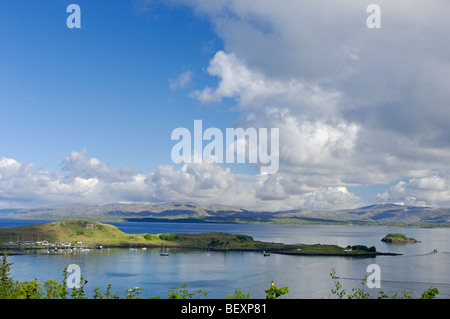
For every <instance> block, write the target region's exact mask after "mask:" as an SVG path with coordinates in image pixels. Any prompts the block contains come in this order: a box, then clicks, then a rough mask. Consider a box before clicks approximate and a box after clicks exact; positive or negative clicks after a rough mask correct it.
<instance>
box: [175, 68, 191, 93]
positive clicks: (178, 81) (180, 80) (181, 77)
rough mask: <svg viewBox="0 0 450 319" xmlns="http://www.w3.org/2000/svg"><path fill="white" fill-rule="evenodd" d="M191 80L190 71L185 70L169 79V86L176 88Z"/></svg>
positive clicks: (182, 86)
mask: <svg viewBox="0 0 450 319" xmlns="http://www.w3.org/2000/svg"><path fill="white" fill-rule="evenodd" d="M191 80H192V72H191V71H189V70H188V71H186V72H184V73H182V74H180V75H179V76H178V77H177V78H176V79H169V84H170V88H171V89H172V90H177V89H179V88H184V87H185V86H186V85H188V83H189V82H190V81H191Z"/></svg>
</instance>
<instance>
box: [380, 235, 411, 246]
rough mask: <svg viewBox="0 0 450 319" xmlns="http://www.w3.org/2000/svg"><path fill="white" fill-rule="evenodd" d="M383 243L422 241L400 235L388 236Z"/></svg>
mask: <svg viewBox="0 0 450 319" xmlns="http://www.w3.org/2000/svg"><path fill="white" fill-rule="evenodd" d="M381 241H383V242H385V243H394V244H409V243H420V241H418V240H416V239H414V238H408V237H406V236H405V235H404V234H400V233H392V234H387V235H386V236H384V238H383V239H382V240H381Z"/></svg>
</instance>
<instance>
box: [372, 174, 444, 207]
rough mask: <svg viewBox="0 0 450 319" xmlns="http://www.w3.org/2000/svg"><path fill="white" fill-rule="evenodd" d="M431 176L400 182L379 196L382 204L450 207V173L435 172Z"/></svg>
mask: <svg viewBox="0 0 450 319" xmlns="http://www.w3.org/2000/svg"><path fill="white" fill-rule="evenodd" d="M430 174H431V175H429V176H425V177H421V178H411V179H408V180H406V181H399V182H398V183H397V184H395V185H394V186H392V187H391V188H389V189H388V190H387V191H386V192H384V193H381V194H378V196H377V197H378V199H379V201H381V202H400V203H402V204H405V205H412V206H434V207H449V206H450V172H448V171H439V172H437V171H434V172H431V173H430Z"/></svg>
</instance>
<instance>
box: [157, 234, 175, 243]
mask: <svg viewBox="0 0 450 319" xmlns="http://www.w3.org/2000/svg"><path fill="white" fill-rule="evenodd" d="M159 239H161V240H167V241H174V240H178V235H177V234H161V235H159Z"/></svg>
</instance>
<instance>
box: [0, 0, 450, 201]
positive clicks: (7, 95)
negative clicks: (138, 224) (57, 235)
mask: <svg viewBox="0 0 450 319" xmlns="http://www.w3.org/2000/svg"><path fill="white" fill-rule="evenodd" d="M71 3H76V4H78V5H79V6H80V8H81V28H80V29H69V28H68V27H67V25H66V19H67V17H68V16H69V13H67V12H66V8H67V6H68V5H69V4H71ZM370 3H371V2H370V1H361V2H358V3H357V4H355V2H354V1H342V3H340V4H339V5H338V4H337V3H335V2H334V1H331V0H323V1H320V2H317V1H312V0H305V1H302V2H296V1H289V0H283V1H277V2H274V1H269V0H260V1H258V5H255V2H252V1H247V0H243V1H237V0H235V1H233V0H218V1H214V2H211V1H204V0H189V1H181V0H165V1H163V0H160V1H156V0H152V1H151V0H123V1H114V2H112V1H106V0H97V1H83V0H75V1H59V0H58V1H51V0H43V1H31V0H26V1H25V0H24V1H1V2H0V48H1V49H0V88H1V90H0V112H1V116H0V136H2V137H3V138H2V139H0V208H9V207H24V206H40V205H50V204H61V203H67V202H85V203H93V204H94V203H95V204H106V203H109V202H119V201H138V202H165V201H183V200H190V201H194V202H199V203H204V204H208V203H220V204H229V205H235V206H241V207H243V208H249V209H272V210H276V209H295V208H299V209H302V208H305V209H340V208H349V207H357V206H363V205H366V204H372V203H384V202H394V203H403V204H408V205H422V206H423V205H424V206H437V207H450V191H449V185H450V174H449V170H448V164H447V163H448V162H449V159H450V138H449V136H450V130H449V128H448V124H447V123H448V120H450V111H449V110H450V107H449V105H448V101H449V92H448V90H447V89H446V88H447V87H448V83H449V81H450V61H449V60H448V56H450V54H449V53H450V45H449V44H447V43H446V42H445V41H442V39H444V38H446V37H447V33H446V32H447V31H448V30H449V28H450V23H449V22H448V21H447V20H448V19H447V18H446V16H445V15H444V14H443V12H448V9H449V4H447V3H446V2H443V1H440V2H438V3H437V4H436V5H434V6H432V7H430V6H428V7H427V6H426V5H424V4H423V3H422V2H421V1H412V2H411V1H406V0H399V1H398V2H396V3H392V2H389V1H386V0H380V1H378V2H377V3H378V4H379V5H380V7H381V10H382V11H381V18H382V20H381V21H382V27H381V28H380V29H369V28H368V27H367V25H366V19H367V17H368V15H369V13H367V11H366V8H367V6H368V5H369V4H370ZM427 21H433V23H430V22H427ZM196 119H201V120H202V121H203V126H204V128H207V127H217V128H219V129H221V130H223V131H225V129H226V128H230V127H237V126H244V127H255V128H261V127H263V128H274V127H276V128H279V129H280V149H279V157H280V168H279V171H278V172H277V173H276V174H271V175H260V174H259V170H258V169H255V167H254V165H245V164H229V165H220V164H213V165H211V164H206V163H203V164H192V165H191V164H189V165H176V164H174V163H173V162H172V160H171V156H170V155H171V149H172V147H173V146H174V144H175V142H174V141H172V140H171V139H170V135H171V132H172V131H173V130H174V129H175V128H177V127H186V128H188V129H190V130H192V131H193V124H194V120H196ZM256 168H257V167H256Z"/></svg>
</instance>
